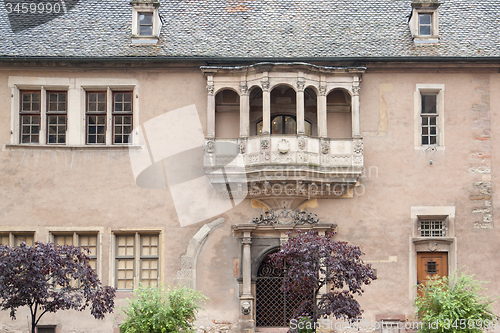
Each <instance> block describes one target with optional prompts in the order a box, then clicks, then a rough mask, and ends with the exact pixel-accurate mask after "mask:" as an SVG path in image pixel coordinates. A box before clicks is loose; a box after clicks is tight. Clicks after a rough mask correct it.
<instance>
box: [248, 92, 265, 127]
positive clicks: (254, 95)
mask: <svg viewBox="0 0 500 333" xmlns="http://www.w3.org/2000/svg"><path fill="white" fill-rule="evenodd" d="M248 94H249V98H248V99H249V100H248V104H249V109H250V121H249V123H250V130H249V133H250V136H252V135H261V134H262V133H259V132H258V131H257V127H256V124H257V122H258V121H259V120H262V118H263V112H262V110H263V109H262V108H263V104H262V88H261V87H259V86H257V85H254V86H252V87H251V88H250V89H249V93H248Z"/></svg>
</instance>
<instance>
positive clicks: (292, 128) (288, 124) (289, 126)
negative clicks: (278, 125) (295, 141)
mask: <svg viewBox="0 0 500 333" xmlns="http://www.w3.org/2000/svg"><path fill="white" fill-rule="evenodd" d="M284 118H285V132H284V134H295V133H297V123H296V122H295V119H293V118H292V117H290V116H285V117H284Z"/></svg>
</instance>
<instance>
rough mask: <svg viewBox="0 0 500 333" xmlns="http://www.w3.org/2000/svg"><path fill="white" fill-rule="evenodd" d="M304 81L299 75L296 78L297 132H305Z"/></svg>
mask: <svg viewBox="0 0 500 333" xmlns="http://www.w3.org/2000/svg"><path fill="white" fill-rule="evenodd" d="M305 85H306V81H305V80H304V78H302V77H299V78H298V80H297V134H305V133H306V128H305V124H304V87H305Z"/></svg>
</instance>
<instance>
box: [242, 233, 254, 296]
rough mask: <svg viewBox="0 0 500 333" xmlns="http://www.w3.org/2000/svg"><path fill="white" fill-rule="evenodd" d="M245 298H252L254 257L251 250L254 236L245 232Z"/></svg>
mask: <svg viewBox="0 0 500 333" xmlns="http://www.w3.org/2000/svg"><path fill="white" fill-rule="evenodd" d="M242 244H243V296H252V257H251V254H250V249H251V246H252V234H251V232H250V231H244V232H243V239H242Z"/></svg>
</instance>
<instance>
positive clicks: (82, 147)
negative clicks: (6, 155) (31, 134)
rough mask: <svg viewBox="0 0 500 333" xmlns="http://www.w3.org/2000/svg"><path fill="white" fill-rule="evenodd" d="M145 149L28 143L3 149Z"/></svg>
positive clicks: (120, 146) (129, 146)
mask: <svg viewBox="0 0 500 333" xmlns="http://www.w3.org/2000/svg"><path fill="white" fill-rule="evenodd" d="M129 149H135V150H140V149H144V147H143V146H138V145H113V146H106V145H102V146H97V145H94V146H91V145H88V146H66V145H28V144H24V145H21V144H18V145H15V144H6V145H4V149H3V150H129Z"/></svg>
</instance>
